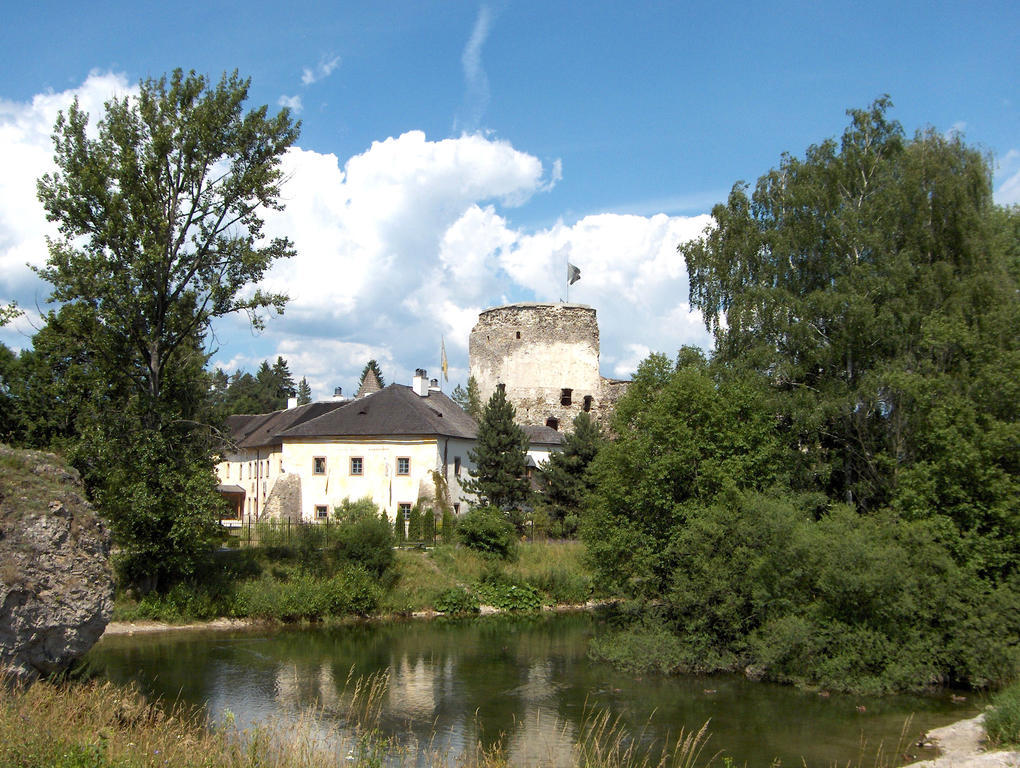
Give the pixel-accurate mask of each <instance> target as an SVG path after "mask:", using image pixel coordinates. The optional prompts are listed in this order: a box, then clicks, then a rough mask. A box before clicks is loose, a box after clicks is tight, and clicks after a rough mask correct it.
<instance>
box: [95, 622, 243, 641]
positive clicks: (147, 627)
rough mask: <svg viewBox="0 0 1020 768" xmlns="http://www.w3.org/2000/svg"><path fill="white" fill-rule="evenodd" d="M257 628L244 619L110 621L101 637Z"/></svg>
mask: <svg viewBox="0 0 1020 768" xmlns="http://www.w3.org/2000/svg"><path fill="white" fill-rule="evenodd" d="M254 626H257V625H256V623H255V622H252V621H247V620H246V619H213V620H212V621H197V622H194V623H191V624H167V623H166V622H163V621H111V622H110V623H109V624H107V625H106V631H105V632H104V633H103V637H116V636H118V635H145V634H151V633H153V632H176V631H178V630H182V629H245V628H248V627H254Z"/></svg>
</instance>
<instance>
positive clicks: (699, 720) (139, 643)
mask: <svg viewBox="0 0 1020 768" xmlns="http://www.w3.org/2000/svg"><path fill="white" fill-rule="evenodd" d="M593 624H594V622H593V621H592V618H591V617H590V616H586V615H574V616H549V617H531V618H523V619H521V618H515V617H505V616H504V617H487V618H484V619H474V620H457V621H450V620H436V621H429V622H422V621H415V622H406V623H394V624H364V625H361V624H359V625H350V626H340V627H333V628H328V629H323V628H317V627H311V628H308V627H301V628H286V629H282V630H279V631H276V632H272V633H268V634H259V633H255V632H249V633H212V632H207V633H201V634H194V633H187V634H184V633H180V634H165V635H146V636H142V635H137V636H134V637H112V638H107V639H106V640H104V641H103V642H101V643H100V644H99V645H98V646H97V647H96V648H95V649H93V651H92V653H91V654H90V657H91V660H92V661H93V662H94V664H95V666H96V667H97V669H99V670H101V671H102V670H105V672H106V674H107V676H108V677H109V678H110V679H112V680H114V681H116V682H128V681H132V680H136V681H138V682H139V684H140V686H141V688H142V690H143V691H145V692H146V693H149V694H155V695H158V696H160V697H162V698H164V699H167V700H170V701H177V700H180V701H183V702H188V703H194V704H202V703H204V702H208V703H209V709H210V711H211V713H212V714H213V715H214V716H215V715H218V714H221V713H222V712H223V710H225V709H229V710H231V711H232V712H234V713H235V714H236V716H237V720H238V722H239V724H248V723H250V722H252V721H253V720H255V719H262V718H269V717H272V716H273V715H276V714H279V713H280V712H281V711H283V712H286V713H287V717H290V716H292V713H303V712H304V711H305V710H306V709H308V708H309V707H313V706H316V705H322V706H323V714H324V715H326V716H327V717H335V718H336V719H337V720H338V721H340V722H341V725H342V726H344V725H346V723H345V722H343V721H344V718H345V717H346V716H347V713H348V712H349V706H350V700H351V689H352V684H353V683H354V682H356V681H357V679H359V678H367V677H369V676H371V675H373V674H380V673H381V674H385V675H387V676H388V678H389V688H388V690H387V692H386V693H385V694H384V695H383V696H382V698H383V699H384V700H385V703H386V705H387V706H388V709H387V710H386V711H384V712H383V713H382V715H381V717H380V719H379V720H378V726H379V728H380V730H381V732H383V733H385V734H391V735H394V736H396V738H397V739H398V740H399V741H401V743H404V744H412V745H413V744H414V742H415V741H417V742H418V743H419V744H420V745H423V746H424V747H425V748H427V747H428V746H429V745H430V744H431V746H432V747H434V748H435V750H436V751H439V752H448V753H450V754H451V755H453V756H456V755H457V754H458V753H459V752H460V750H462V749H465V748H467V749H472V750H473V749H474V748H475V746H476V744H477V743H478V742H481V745H482V746H483V747H484V748H486V749H491V748H492V747H493V746H494V745H495V744H497V743H500V744H502V745H503V746H504V747H505V749H506V753H507V759H508V761H509V762H510V763H511V764H515V765H516V764H527V763H532V764H534V763H543V764H549V763H552V764H556V763H558V762H560V761H561V760H562V759H563V757H564V755H565V754H566V753H567V751H569V749H570V745H571V742H572V739H573V738H575V737H576V736H577V734H579V733H581V732H582V721H583V718H584V715H585V712H586V711H588V712H599V711H602V710H608V711H610V712H611V713H612V715H613V717H614V718H616V717H619V719H620V723H621V725H622V726H623V727H624V728H625V729H626V730H628V731H629V732H630V733H633V734H641V733H643V734H644V735H645V737H646V738H647V740H648V741H650V742H658V743H661V742H662V740H663V739H664V738H665V737H666V736H667V735H672V736H674V737H675V736H676V735H677V733H678V732H679V730H680V729H681V728H682V727H683V728H687V729H694V730H697V729H698V728H700V727H701V725H702V724H703V723H704V722H705V720H707V719H709V718H711V719H712V723H711V731H712V733H713V734H715V735H713V737H712V739H711V741H710V742H709V747H708V749H709V752H714V751H715V750H716V749H718V748H721V747H726V749H727V750H728V751H729V753H730V754H731V755H732V756H733V757H734V759H735V761H736V762H737V763H740V762H745V761H747V762H748V763H749V764H756V763H759V762H766V763H767V762H768V759H770V758H771V757H772V756H773V755H780V756H781V757H783V760H784V762H788V761H789V760H794V761H796V762H798V763H799V762H800V760H799V758H800V756H804V757H805V758H806V759H807V761H808V763H811V764H813V763H815V762H822V763H831V762H834V761H837V758H839V756H840V755H844V756H845V757H844V758H842V759H844V760H845V759H849V758H854V757H858V756H859V755H858V741H859V739H860V735H861V732H862V730H864V729H865V728H867V736H868V738H869V740H870V741H871V742H872V743H876V742H877V741H878V740H879V739H881V738H885V739H886V741H887V743H888V744H895V742H896V739H897V737H898V735H899V731H900V728H901V726H902V725H903V719H904V717H905V716H906V715H907V714H909V713H910V712H911V711H915V712H917V713H918V716H917V717H916V718H915V720H914V726H915V727H916V728H917V730H919V731H920V730H923V729H926V728H930V727H934V726H937V725H943V724H945V723H946V722H949V721H951V720H954V719H959V717H961V716H965V715H967V714H969V711H968V712H962V711H961V709H960V707H959V706H958V705H952V704H949V703H946V705H945V708H946V709H947V712H941V714H940V710H939V709H938V706H939V705H937V704H933V703H932V702H931V700H922V699H916V698H909V699H908V698H901V697H893V698H886V699H881V700H874V701H873V700H868V701H867V702H866V703H867V713H866V714H864V715H862V714H859V713H858V712H857V710H856V708H855V706H854V705H855V704H858V703H862V702H860V701H858V700H857V698H856V697H849V696H843V697H841V696H838V695H837V694H833V695H832V696H831V697H824V698H823V697H819V696H817V695H815V694H805V693H803V692H800V691H797V690H796V689H793V688H789V687H780V686H773V685H769V684H766V683H750V682H747V681H745V680H743V679H742V678H739V677H713V678H694V677H690V678H684V677H681V678H660V677H654V676H652V677H644V678H643V679H642V678H635V677H633V676H630V675H627V674H624V673H620V672H617V671H615V670H613V669H612V668H610V667H608V666H606V665H601V664H596V663H593V662H590V661H589V660H588V659H587V657H586V652H587V646H588V638H589V636H590V635H591V633H592V626H593ZM352 667H353V669H354V672H353V676H352V677H351V680H350V681H349V680H348V678H349V676H350V675H351V670H352ZM705 688H711V689H713V690H714V691H715V693H712V694H711V695H708V694H706V693H705V691H704V689H705ZM950 709H951V710H952V712H948V710H950ZM433 737H435V741H432V739H433ZM762 755H765V756H766V759H765V760H764V761H762V760H760V759H759V758H760V757H761V756H762Z"/></svg>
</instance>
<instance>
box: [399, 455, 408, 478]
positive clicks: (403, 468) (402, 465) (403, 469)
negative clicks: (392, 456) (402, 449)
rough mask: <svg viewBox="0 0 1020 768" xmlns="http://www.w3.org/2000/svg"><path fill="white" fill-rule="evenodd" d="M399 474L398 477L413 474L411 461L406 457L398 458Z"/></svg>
mask: <svg viewBox="0 0 1020 768" xmlns="http://www.w3.org/2000/svg"><path fill="white" fill-rule="evenodd" d="M397 474H398V475H409V474H411V460H410V459H409V458H407V457H406V456H399V457H397Z"/></svg>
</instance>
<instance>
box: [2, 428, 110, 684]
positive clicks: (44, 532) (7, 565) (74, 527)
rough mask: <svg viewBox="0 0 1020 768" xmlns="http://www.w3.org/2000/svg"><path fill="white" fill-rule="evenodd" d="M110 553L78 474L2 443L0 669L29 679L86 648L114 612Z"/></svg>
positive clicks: (50, 456) (62, 665)
mask: <svg viewBox="0 0 1020 768" xmlns="http://www.w3.org/2000/svg"><path fill="white" fill-rule="evenodd" d="M109 555H110V534H109V532H108V531H107V529H106V528H105V527H104V526H103V524H102V521H100V520H99V518H98V517H97V516H96V513H95V511H94V510H93V509H92V507H91V506H90V505H89V503H88V502H87V501H86V500H85V498H84V494H83V489H82V486H81V482H80V480H79V478H78V473H77V472H75V471H74V470H73V469H70V468H69V467H68V466H67V465H66V464H64V463H63V462H62V461H61V460H60V459H58V458H57V457H56V456H54V455H53V454H49V453H40V452H37V451H20V450H14V449H11V448H8V447H7V446H5V445H0V671H2V672H3V673H7V674H13V675H14V676H15V677H18V678H23V679H33V678H36V677H39V676H41V675H48V674H52V673H54V672H58V671H60V670H62V669H65V668H67V667H68V666H69V665H70V664H71V663H73V662H74V661H75V660H76V659H77V658H79V657H80V656H81V655H82V654H84V653H85V652H86V651H87V650H88V649H89V648H91V647H92V645H93V644H94V643H95V642H96V640H98V639H99V637H100V636H101V635H102V634H103V630H104V629H105V628H106V624H107V622H109V620H110V616H111V614H112V613H113V575H112V572H111V570H110V562H109V559H110V558H109Z"/></svg>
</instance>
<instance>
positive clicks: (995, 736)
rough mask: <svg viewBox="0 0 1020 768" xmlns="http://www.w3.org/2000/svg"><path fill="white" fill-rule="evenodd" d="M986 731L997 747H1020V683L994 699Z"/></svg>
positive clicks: (988, 714)
mask: <svg viewBox="0 0 1020 768" xmlns="http://www.w3.org/2000/svg"><path fill="white" fill-rule="evenodd" d="M985 731H986V732H987V733H988V738H989V740H990V741H991V742H992V744H994V745H995V746H997V747H1013V748H1014V749H1015V748H1018V747H1020V683H1014V684H1013V685H1011V686H1010V687H1009V688H1006V689H1005V690H1003V691H1000V692H999V693H997V694H996V695H995V696H993V697H992V706H991V708H990V709H989V710H988V712H986V713H985Z"/></svg>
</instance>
